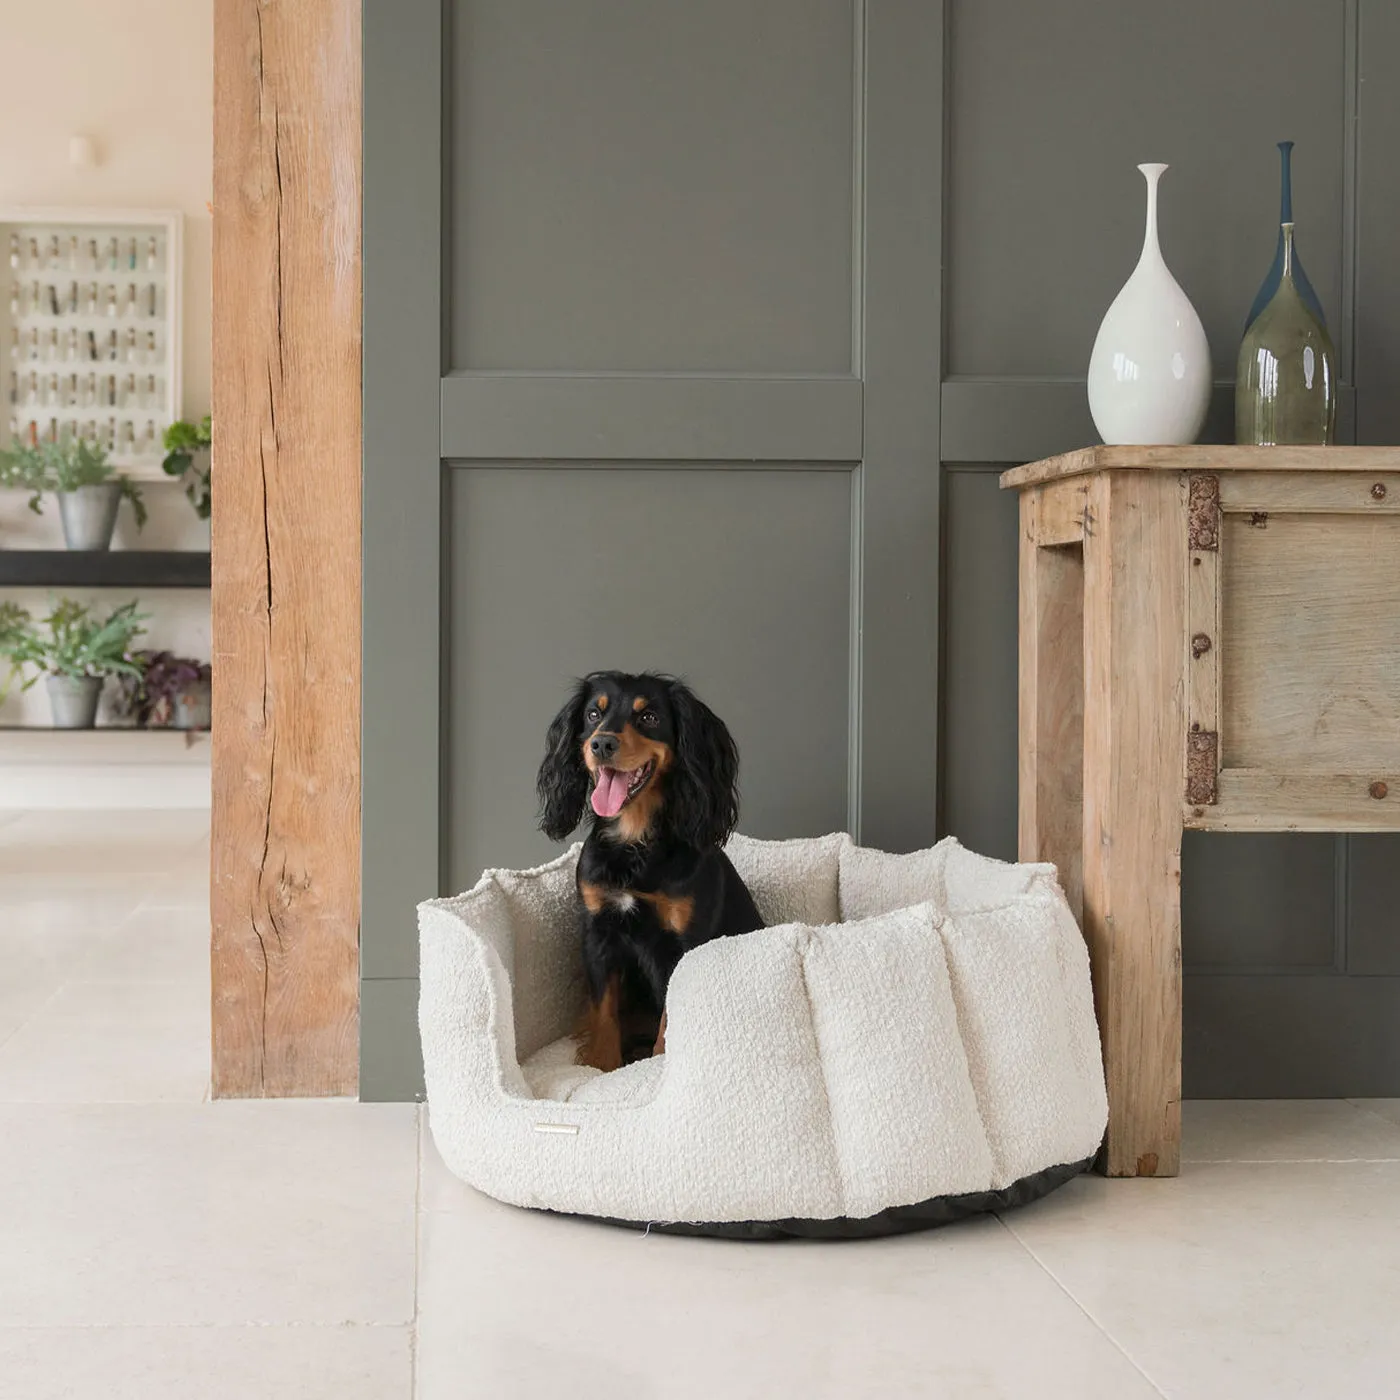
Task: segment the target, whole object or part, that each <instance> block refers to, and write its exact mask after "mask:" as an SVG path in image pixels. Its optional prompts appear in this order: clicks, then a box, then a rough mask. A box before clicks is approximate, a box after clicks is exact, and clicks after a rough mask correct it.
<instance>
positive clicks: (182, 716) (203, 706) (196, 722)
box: [170, 685, 212, 729]
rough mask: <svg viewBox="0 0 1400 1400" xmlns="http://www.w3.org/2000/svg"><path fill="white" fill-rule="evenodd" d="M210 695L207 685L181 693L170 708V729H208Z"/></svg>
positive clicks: (210, 705) (210, 706)
mask: <svg viewBox="0 0 1400 1400" xmlns="http://www.w3.org/2000/svg"><path fill="white" fill-rule="evenodd" d="M211 701H212V693H211V690H210V687H209V686H208V685H197V686H195V687H194V688H193V689H191V690H186V691H183V692H181V693H180V694H179V695H177V696H176V697H175V702H174V704H172V705H171V707H170V727H171V728H172V729H208V728H209V723H210V718H211V714H210V712H211V709H212V704H211Z"/></svg>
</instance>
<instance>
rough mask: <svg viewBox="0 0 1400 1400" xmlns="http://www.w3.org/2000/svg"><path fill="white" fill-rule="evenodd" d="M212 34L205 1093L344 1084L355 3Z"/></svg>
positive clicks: (353, 801) (354, 974)
mask: <svg viewBox="0 0 1400 1400" xmlns="http://www.w3.org/2000/svg"><path fill="white" fill-rule="evenodd" d="M214 39H215V65H214V70H215V80H214V319H213V379H214V382H213V400H214V403H213V415H214V423H215V435H214V459H215V460H214V466H215V473H216V476H217V480H218V483H219V487H218V499H217V501H216V503H215V508H214V518H213V547H212V554H213V634H214V670H215V685H214V723H213V813H212V820H213V882H212V891H211V908H212V919H213V1042H214V1044H213V1049H214V1064H213V1092H214V1094H215V1096H216V1097H242V1096H263V1095H267V1096H277V1095H321V1094H353V1093H354V1092H355V1090H356V1084H357V1069H356V1062H357V1041H358V975H359V950H358V941H359V934H358V928H359V873H358V872H359V830H360V822H359V718H360V703H359V695H360V566H359V558H360V127H361V117H360V113H361V96H360V5H359V3H358V0H297V3H295V4H292V3H285V0H284V2H283V3H277V0H263V3H258V0H215V6H214Z"/></svg>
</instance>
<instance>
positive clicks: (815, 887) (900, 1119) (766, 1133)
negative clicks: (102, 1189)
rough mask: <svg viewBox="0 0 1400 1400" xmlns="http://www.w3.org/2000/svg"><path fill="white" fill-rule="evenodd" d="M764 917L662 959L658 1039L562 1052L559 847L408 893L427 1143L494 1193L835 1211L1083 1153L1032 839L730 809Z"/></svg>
mask: <svg viewBox="0 0 1400 1400" xmlns="http://www.w3.org/2000/svg"><path fill="white" fill-rule="evenodd" d="M727 850H728V854H729V856H730V859H731V860H733V862H734V864H735V866H736V867H737V869H738V871H739V874H740V875H741V876H742V877H743V878H744V880H745V881H746V883H747V884H748V886H749V889H750V890H751V891H752V893H753V896H754V902H755V903H756V904H757V905H758V908H759V911H760V912H761V913H762V914H763V916H764V919H765V920H766V921H767V922H768V923H769V924H770V927H767V928H764V929H761V930H759V931H758V932H755V933H750V934H745V935H743V936H742V937H739V938H724V939H717V940H715V941H714V942H711V943H707V944H704V945H703V946H701V947H699V948H696V949H694V950H692V951H691V952H689V953H687V954H686V956H685V957H684V958H682V959H681V962H680V964H679V966H678V967H677V969H676V972H675V974H674V976H673V978H672V980H671V985H670V991H669V995H668V999H667V1030H666V1054H664V1055H661V1056H657V1057H654V1058H652V1059H648V1060H642V1061H639V1062H637V1063H636V1064H632V1065H628V1066H626V1067H625V1068H623V1069H620V1070H617V1071H615V1072H614V1073H612V1074H600V1073H598V1071H596V1070H593V1069H589V1068H585V1067H581V1066H578V1065H575V1064H574V1063H573V1056H574V1042H573V1041H572V1040H571V1039H570V1038H569V1035H570V1032H571V1030H572V1028H573V1026H574V1023H575V1021H576V1019H577V1017H578V1013H579V1011H580V1009H581V1006H582V1003H583V989H582V980H581V968H580V963H579V934H578V924H577V915H576V911H575V892H574V867H575V864H576V863H577V860H578V851H579V848H578V847H577V846H575V847H573V848H572V849H570V850H569V851H567V852H565V854H564V855H562V856H560V857H559V858H558V859H557V860H555V861H552V862H551V863H550V864H548V865H544V866H540V867H539V868H538V869H535V870H524V871H505V870H491V871H487V872H486V874H485V875H483V876H482V878H481V880H480V881H479V882H478V883H477V884H476V885H475V886H474V887H473V888H472V889H471V890H469V891H467V892H466V893H465V894H462V895H458V896H456V897H454V898H450V899H436V900H429V901H428V902H426V903H424V904H422V905H420V906H419V929H420V934H421V941H422V984H421V985H422V992H421V1002H420V1011H419V1019H420V1027H421V1031H422V1038H423V1060H424V1069H425V1072H426V1076H427V1088H428V1105H429V1116H430V1122H431V1125H432V1131H433V1136H434V1139H435V1140H436V1142H437V1146H438V1149H439V1151H440V1152H441V1154H442V1157H443V1159H444V1161H445V1162H446V1163H447V1165H448V1166H449V1167H450V1168H451V1169H452V1171H454V1172H455V1173H456V1174H457V1175H458V1176H460V1177H462V1179H463V1180H465V1181H467V1182H469V1183H471V1185H473V1186H475V1187H477V1188H478V1189H480V1190H482V1191H484V1192H486V1193H487V1194H488V1195H491V1196H494V1197H496V1198H497V1199H499V1200H502V1201H507V1202H510V1203H512V1204H515V1205H521V1206H535V1207H543V1208H548V1209H551V1210H558V1211H570V1212H576V1213H580V1214H586V1215H596V1216H605V1217H609V1218H613V1219H619V1220H633V1221H649V1220H651V1221H710V1222H729V1221H762V1220H779V1219H791V1218H805V1219H811V1220H832V1219H836V1218H838V1217H846V1218H853V1219H860V1218H863V1217H867V1216H871V1215H874V1214H876V1213H877V1212H880V1211H882V1210H886V1209H888V1208H889V1207H892V1206H902V1205H911V1204H913V1203H916V1202H922V1201H927V1200H929V1199H930V1198H932V1197H938V1196H943V1195H963V1194H965V1193H971V1192H985V1191H995V1190H1000V1189H1001V1188H1004V1187H1007V1186H1009V1185H1011V1184H1012V1183H1014V1182H1017V1181H1019V1180H1021V1179H1022V1178H1025V1177H1028V1176H1030V1175H1032V1174H1033V1173H1036V1172H1039V1171H1042V1170H1043V1169H1045V1168H1047V1167H1053V1166H1059V1165H1062V1164H1066V1163H1074V1162H1080V1161H1082V1160H1084V1159H1085V1158H1088V1157H1091V1156H1092V1155H1093V1154H1094V1152H1095V1151H1096V1150H1097V1148H1098V1145H1099V1142H1100V1140H1101V1139H1102V1136H1103V1132H1104V1127H1105V1124H1106V1121H1107V1115H1108V1107H1107V1100H1106V1097H1105V1093H1104V1078H1103V1066H1102V1059H1101V1055H1100V1048H1099V1036H1098V1027H1097V1025H1096V1023H1095V1020H1094V1007H1093V997H1092V994H1091V990H1090V983H1089V960H1088V956H1087V954H1086V951H1085V947H1084V940H1083V938H1082V936H1081V934H1080V932H1079V929H1078V927H1077V926H1076V924H1075V921H1074V918H1073V916H1072V915H1071V913H1070V910H1069V907H1068V905H1067V904H1066V903H1065V899H1064V896H1063V894H1062V893H1061V891H1060V889H1059V886H1058V884H1057V883H1056V879H1055V871H1054V867H1053V866H1048V865H1008V864H1005V863H1003V862H1001V861H994V860H989V859H987V858H985V857H982V856H978V855H974V854H973V853H972V852H970V851H967V850H965V849H964V848H963V847H961V846H960V845H959V844H958V843H957V842H956V841H954V840H952V839H949V840H945V841H942V842H940V843H939V844H938V845H937V846H935V847H933V848H932V849H930V850H926V851H919V852H916V853H914V854H912V855H889V854H886V853H884V852H881V851H872V850H864V849H862V848H860V847H858V846H856V845H854V844H853V843H852V841H851V840H850V838H849V837H847V836H844V835H841V834H836V835H832V836H826V837H821V838H818V839H814V840H796V841H759V840H754V839H751V838H748V837H743V836H735V837H733V838H732V839H731V841H730V843H729V846H728V848H727Z"/></svg>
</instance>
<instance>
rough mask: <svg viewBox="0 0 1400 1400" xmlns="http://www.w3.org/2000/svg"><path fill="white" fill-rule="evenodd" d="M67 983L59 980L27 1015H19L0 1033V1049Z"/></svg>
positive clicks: (53, 998) (55, 996) (52, 999)
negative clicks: (11, 1024) (14, 1022)
mask: <svg viewBox="0 0 1400 1400" xmlns="http://www.w3.org/2000/svg"><path fill="white" fill-rule="evenodd" d="M67 985H68V984H67V983H66V982H60V983H59V984H58V986H56V987H55V988H54V989H53V991H51V992H50V993H49V994H48V995H47V996H46V997H45V998H44V999H43V1000H42V1001H41V1002H39V1003H38V1005H36V1006H35V1007H33V1008H32V1009H31V1010H30V1012H29V1014H28V1015H26V1016H22V1017H20V1019H19V1021H18V1022H17V1023H16V1024H15V1025H13V1026H11V1027H10V1029H9V1031H8V1032H7V1033H6V1034H5V1035H0V1050H3V1049H4V1048H5V1047H6V1046H7V1045H8V1044H9V1043H10V1042H11V1041H12V1040H13V1039H14V1038H15V1037H16V1036H17V1035H18V1034H19V1033H20V1032H21V1031H22V1030H23V1029H24V1028H25V1027H26V1026H27V1025H28V1024H29V1023H30V1022H31V1021H32V1020H33V1019H34V1018H35V1017H36V1016H38V1015H39V1013H40V1012H42V1011H43V1010H44V1009H45V1008H46V1007H47V1006H48V1005H49V1004H50V1003H51V1002H52V1001H54V1000H55V998H57V996H58V994H59V993H60V992H61V991H62V990H63V989H64V987H66V986H67Z"/></svg>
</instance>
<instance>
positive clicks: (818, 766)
mask: <svg viewBox="0 0 1400 1400" xmlns="http://www.w3.org/2000/svg"><path fill="white" fill-rule="evenodd" d="M1398 70H1400V6H1396V5H1394V4H1393V3H1391V0H1235V3H1232V4H1229V5H1222V4H1220V3H1219V0H1178V3H1175V4H1172V5H1147V4H1141V5H1136V4H1130V5H1124V4H1123V3H1122V0H1063V2H1062V3H1060V4H1057V5H1054V6H1047V5H1045V4H1043V3H1039V0H946V3H927V2H926V0H863V2H862V0H708V3H706V4H704V5H698V4H697V5H689V6H686V5H668V6H658V5H655V4H654V3H649V0H531V3H528V4H527V3H521V2H520V0H366V9H365V112H366V131H365V174H364V179H365V233H364V246H365V258H366V265H365V398H364V404H365V646H366V663H365V752H364V792H365V798H364V800H365V822H364V831H365V851H364V899H365V906H364V930H363V954H362V962H363V969H364V977H365V981H364V984H363V998H362V1022H363V1025H362V1046H363V1050H362V1093H363V1094H364V1096H365V1097H370V1098H380V1097H401V1096H404V1095H408V1094H412V1093H414V1092H416V1091H417V1090H418V1088H419V1083H420V1080H419V1075H420V1067H419V1064H418V1059H417V1043H416V1037H415V1033H414V1025H413V1016H414V1007H415V1000H416V994H417V982H416V977H417V963H416V937H415V930H414V925H413V916H412V907H413V904H414V903H415V902H416V900H418V899H420V898H422V897H423V896H424V895H426V894H430V893H433V892H434V891H435V890H437V889H439V888H448V887H455V886H460V885H462V884H465V883H467V882H468V881H469V880H471V879H472V878H473V877H474V876H475V874H476V873H477V871H478V870H479V869H480V868H481V867H482V866H483V865H485V864H487V863H497V862H508V863H515V862H518V861H527V860H534V859H536V858H538V857H539V856H541V855H543V854H545V853H546V852H547V851H548V849H549V847H548V845H547V843H545V842H543V840H542V838H540V837H538V836H537V835H536V834H535V833H534V832H533V830H532V827H531V822H530V818H531V815H532V800H531V792H530V785H531V781H532V778H533V771H534V766H535V763H536V762H537V759H538V748H539V742H540V731H541V729H542V726H543V723H544V722H545V720H547V718H548V715H549V713H550V712H551V711H552V708H553V706H554V705H555V704H556V703H557V701H558V699H559V697H560V694H561V690H562V683H563V680H564V677H565V676H566V675H567V674H568V673H569V672H571V671H575V670H580V669H584V668H586V667H589V666H593V665H609V664H621V665H632V664H643V663H645V664H655V665H660V666H666V667H672V668H675V669H679V670H683V671H686V672H688V673H689V674H690V675H691V676H692V678H693V679H694V680H695V681H696V683H697V686H698V687H699V689H700V690H701V691H702V693H704V694H706V695H708V696H709V698H711V699H712V700H713V701H714V702H715V704H716V707H717V708H718V709H719V710H720V711H721V713H723V714H724V715H725V716H726V718H728V719H729V720H730V721H731V722H732V724H733V726H734V728H735V731H736V733H737V734H738V736H739V738H740V741H741V744H742V746H743V750H744V783H745V819H744V824H745V826H746V827H748V828H749V829H751V830H754V831H761V832H765V833H767V832H772V833H782V832H792V833H797V832H801V831H810V830H817V829H820V828H824V827H827V826H831V825H839V824H850V825H852V826H857V827H858V828H859V830H860V832H861V834H862V836H863V838H864V839H866V840H868V841H870V842H872V843H875V844H881V845H886V846H890V847H901V846H905V847H907V846H910V845H913V844H916V843H920V842H923V841H926V840H928V839H930V838H931V837H932V836H933V835H934V833H935V825H937V827H938V828H940V829H942V830H947V831H951V832H953V833H955V834H957V835H959V836H960V837H962V838H963V839H964V840H965V841H967V842H968V844H970V845H974V846H977V847H979V848H981V849H983V850H986V851H988V852H990V853H993V854H999V855H1010V854H1012V852H1013V850H1014V840H1015V773H1016V763H1015V741H1016V677H1015V630H1016V544H1017V526H1016V503H1015V501H1014V499H1012V498H1011V497H1010V496H1008V495H1007V494H1006V493H1003V492H1000V491H999V490H998V489H997V481H996V473H997V471H998V469H1000V468H1001V467H1004V466H1007V465H1011V464H1014V463H1016V462H1021V461H1028V460H1031V459H1034V458H1037V457H1042V456H1047V455H1050V454H1052V453H1054V452H1057V451H1061V450H1065V449H1068V448H1072V447H1077V446H1082V445H1084V444H1085V443H1087V442H1091V441H1094V440H1096V439H1095V435H1094V432H1093V427H1092V424H1091V422H1090V419H1089V415H1088V411H1087V405H1086V402H1085V394H1084V383H1083V375H1084V369H1085V366H1086V364H1087V361H1088V357H1089V352H1090V348H1091V346H1092V341H1093V336H1094V331H1095V329H1096V327H1097V324H1098V321H1099V318H1100V317H1101V315H1102V313H1103V311H1104V309H1105V308H1106V307H1107V305H1108V302H1109V300H1110V299H1111V298H1112V296H1113V295H1114V293H1115V292H1116V290H1117V288H1118V287H1119V285H1121V283H1122V281H1123V280H1124V278H1125V277H1126V276H1127V274H1128V272H1129V271H1130V270H1131V267H1132V265H1133V262H1134V260H1135V258H1136V256H1137V251H1138V247H1139V245H1140V241H1141V236H1142V235H1141V221H1142V210H1143V186H1142V181H1141V177H1140V176H1138V174H1137V173H1136V171H1135V170H1134V168H1133V167H1134V166H1135V164H1136V163H1137V162H1139V161H1143V160H1166V161H1168V162H1169V163H1170V164H1171V166H1172V169H1171V171H1170V172H1169V174H1168V175H1167V177H1166V180H1165V181H1164V183H1163V187H1162V221H1161V232H1162V241H1163V246H1164V251H1165V254H1166V257H1167V260H1168V262H1169V264H1170V265H1171V267H1172V268H1173V270H1174V271H1175V272H1176V273H1177V275H1178V277H1179V278H1180V279H1181V281H1182V284H1183V285H1184V286H1185V288H1186V290H1187V292H1188V293H1189V294H1190V295H1191V297H1192V299H1193V300H1194V302H1195V304H1196V305H1197V307H1198V309H1199V310H1200V312H1201V315H1202V319H1203V321H1204V323H1205V326H1206V329H1207V332H1208V334H1209V336H1210V339H1211V344H1212V346H1213V348H1214V352H1215V361H1216V364H1215V371H1216V379H1217V390H1216V395H1215V400H1214V403H1213V406H1212V412H1211V417H1210V419H1209V421H1208V425H1207V429H1206V437H1207V440H1224V438H1225V437H1226V436H1227V435H1228V433H1229V430H1230V413H1231V387H1230V382H1229V381H1230V380H1231V378H1232V375H1233V361H1234V354H1235V348H1236V346H1237V344H1238V336H1239V332H1240V329H1241V323H1242V320H1243V316H1244V314H1245V311H1246V309H1247V307H1248V305H1249V303H1250V301H1251V299H1252V297H1253V294H1254V291H1255V289H1256V287H1257V286H1258V283H1259V281H1260V280H1261V279H1262V277H1263V274H1264V271H1265V269H1266V268H1267V266H1268V263H1269V261H1270V259H1271V257H1272V253H1273V246H1274V237H1275V234H1274V229H1273V222H1272V221H1273V218H1274V215H1275V211H1276V207H1277V155H1276V152H1275V150H1274V143H1275V142H1276V141H1278V140H1280V139H1284V138H1291V139H1293V140H1295V141H1296V142H1297V143H1298V144H1297V150H1296V152H1295V166H1294V194H1295V211H1296V214H1297V220H1298V225H1299V243H1300V249H1301V252H1302V255H1303V258H1304V260H1305V262H1306V264H1307V267H1308V271H1309V274H1310V276H1311V278H1312V280H1313V282H1314V285H1315V286H1316V287H1317V289H1318V291H1319V293H1320V294H1321V296H1322V299H1323V302H1324V305H1325V306H1326V308H1327V311H1328V315H1329V319H1330V321H1331V324H1332V327H1333V331H1334V334H1335V336H1336V339H1337V342H1338V348H1339V352H1340V358H1341V368H1342V377H1343V380H1344V384H1343V387H1342V395H1341V425H1342V426H1341V431H1342V433H1343V435H1344V437H1346V438H1348V439H1350V438H1355V440H1357V441H1361V442H1383V441H1389V442H1395V441H1400V394H1397V393H1395V392H1394V390H1393V386H1394V385H1395V383H1396V382H1397V379H1400V280H1397V279H1396V278H1395V277H1394V276H1393V275H1391V274H1392V270H1393V268H1394V266H1395V257H1394V230H1395V228H1396V227H1400V162H1396V161H1395V160H1394V158H1393V152H1394V151H1395V150H1396V149H1400V104H1397V103H1396V102H1395V101H1394V98H1393V92H1394V76H1395V74H1396V72H1397V71H1398ZM945 230H946V233H945ZM945 239H946V246H945ZM940 659H941V666H942V670H941V674H942V675H943V677H944V678H945V679H944V683H943V684H942V686H941V688H940V686H939V684H938V677H939V675H940V669H939V667H940ZM795 692H796V695H795ZM935 715H937V720H936V722H935ZM935 732H937V734H938V751H939V752H941V755H942V759H941V767H939V768H936V760H937V757H938V754H937V753H936V752H935V743H934V735H935ZM936 774H937V777H938V778H939V779H941V781H936ZM1183 867H1184V869H1183V879H1184V891H1183V915H1184V944H1185V947H1184V956H1185V959H1186V971H1187V977H1186V993H1185V1014H1186V1064H1185V1081H1186V1089H1187V1092H1188V1093H1190V1094H1193V1095H1196V1096H1201V1095H1210V1094H1275V1093H1301V1094H1309V1093H1357V1094H1362V1093H1389V1094H1395V1093H1400V1034H1397V1032H1396V1031H1395V1030H1394V1026H1396V1025H1397V1024H1400V952H1397V949H1400V915H1397V910H1398V909H1400V842H1397V840H1396V839H1395V838H1389V837H1369V836H1368V837H1352V838H1349V839H1346V838H1332V837H1326V836H1322V837H1318V836H1308V837H1297V836H1282V835H1279V836H1273V835H1257V836H1256V835H1248V836H1246V835H1237V836H1206V835H1200V834H1189V835H1188V838H1187V841H1186V844H1185V848H1184V852H1183Z"/></svg>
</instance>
